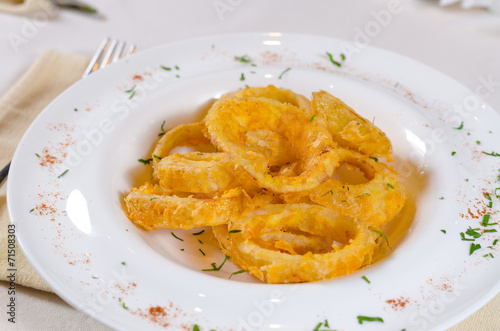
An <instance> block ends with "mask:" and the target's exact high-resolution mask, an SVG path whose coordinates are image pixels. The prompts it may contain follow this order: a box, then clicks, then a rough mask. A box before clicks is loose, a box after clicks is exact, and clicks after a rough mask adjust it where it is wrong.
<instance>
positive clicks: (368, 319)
mask: <svg viewBox="0 0 500 331" xmlns="http://www.w3.org/2000/svg"><path fill="white" fill-rule="evenodd" d="M363 322H382V323H384V320H383V319H382V318H380V317H368V316H358V323H359V324H363Z"/></svg>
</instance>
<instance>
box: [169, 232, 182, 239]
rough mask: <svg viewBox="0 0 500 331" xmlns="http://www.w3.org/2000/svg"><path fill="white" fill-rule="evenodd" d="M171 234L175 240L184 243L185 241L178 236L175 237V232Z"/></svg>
mask: <svg viewBox="0 0 500 331" xmlns="http://www.w3.org/2000/svg"><path fill="white" fill-rule="evenodd" d="M170 233H171V234H172V236H174V238H175V239H177V240H180V241H184V239H181V238H179V237H177V236H176V235H175V233H173V232H170Z"/></svg>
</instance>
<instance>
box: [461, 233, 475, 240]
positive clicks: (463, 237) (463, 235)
mask: <svg viewBox="0 0 500 331" xmlns="http://www.w3.org/2000/svg"><path fill="white" fill-rule="evenodd" d="M460 237H462V241H476V239H473V238H465V234H464V233H463V232H460Z"/></svg>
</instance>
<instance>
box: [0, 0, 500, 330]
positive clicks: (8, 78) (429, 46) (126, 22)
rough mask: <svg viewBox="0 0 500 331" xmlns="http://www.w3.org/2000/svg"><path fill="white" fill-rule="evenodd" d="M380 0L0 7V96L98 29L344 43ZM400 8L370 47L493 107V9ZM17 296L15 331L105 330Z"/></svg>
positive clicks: (37, 295)
mask: <svg viewBox="0 0 500 331" xmlns="http://www.w3.org/2000/svg"><path fill="white" fill-rule="evenodd" d="M389 2H390V1H383V0H376V1H363V0H355V1H342V0H335V1H329V0H321V1H320V0H314V1H283V0H276V1H264V0H211V1H206V0H205V1H203V0H196V1H195V0H193V1H174V0H161V1H159V0H146V1H131V0H108V1H97V0H88V3H90V4H91V5H93V6H95V7H97V8H98V9H99V12H100V16H96V17H92V16H89V15H85V14H81V13H78V12H74V11H70V10H64V11H50V12H42V13H40V14H38V15H37V16H14V15H7V14H2V13H0V32H1V33H0V35H1V36H2V37H1V38H0V95H4V94H5V92H6V91H7V90H8V89H9V87H10V86H12V85H13V84H14V83H15V82H16V81H17V80H18V79H19V77H20V76H21V75H22V74H23V72H24V71H26V69H27V68H28V67H29V66H30V65H31V64H32V63H33V62H34V60H35V59H36V58H37V57H38V56H39V55H40V54H41V53H42V52H43V51H44V50H45V49H47V48H55V49H60V50H64V51H68V52H73V53H80V54H83V55H87V56H89V57H90V56H92V54H93V53H94V51H95V49H96V48H97V46H98V45H99V43H100V42H101V40H102V39H103V38H104V37H106V36H111V37H116V38H120V39H122V40H126V41H128V42H131V43H136V44H137V46H138V49H139V50H142V49H146V48H149V47H153V46H156V45H159V44H163V43H167V42H170V41H175V40H181V39H186V38H191V37H197V36H206V35H213V34H222V33H230V32H255V31H266V32H296V33H308V34H316V35H324V36H330V37H335V38H341V39H345V40H351V41H352V40H353V39H354V38H356V35H357V34H358V33H359V32H358V31H359V29H364V28H365V25H366V24H367V22H369V21H373V20H374V19H375V16H376V15H375V14H374V13H377V12H379V11H380V10H383V9H386V8H387V6H388V3H389ZM401 6H402V8H403V9H402V11H401V13H400V14H397V15H393V16H391V19H390V22H387V24H384V25H386V26H383V28H382V30H381V32H380V34H379V35H378V36H377V37H375V38H372V39H371V42H370V45H371V46H376V47H380V48H384V49H387V50H390V51H393V52H396V53H399V54H402V55H405V56H407V57H410V58H413V59H415V60H417V61H420V62H423V63H425V64H427V65H429V66H430V67H433V68H435V69H437V70H439V71H441V72H443V73H445V74H447V75H449V76H450V77H452V78H454V79H455V80H457V81H458V82H460V83H462V84H463V85H465V86H466V87H468V88H469V89H471V90H474V89H475V88H476V86H478V85H479V84H480V80H481V79H490V80H492V81H493V82H498V83H497V84H496V86H494V91H493V93H492V94H491V95H490V96H489V97H488V99H487V100H486V101H487V102H488V103H489V104H491V106H493V108H495V109H497V110H499V111H500V91H499V90H498V87H499V86H500V40H499V39H500V38H499V37H500V34H499V31H500V15H499V14H495V13H492V12H488V11H487V10H483V9H472V10H463V9H461V8H460V7H459V6H451V7H445V8H443V7H439V6H438V2H437V1H428V0H427V1H424V0H422V1H401ZM374 15H375V16H374ZM2 231H3V230H2ZM6 293H7V287H6V284H4V283H0V302H1V303H2V304H3V303H5V302H6V301H5V300H6V299H5V300H4V298H6ZM17 300H18V303H19V305H18V312H17V317H18V323H17V324H16V327H17V328H18V329H19V330H35V329H36V330H84V329H93V330H97V329H106V328H105V327H104V326H101V325H100V324H99V323H97V322H95V321H93V320H91V319H90V318H88V317H86V316H85V315H83V314H81V313H79V312H77V311H75V310H74V309H72V308H71V307H69V306H68V305H67V304H65V303H64V302H63V301H62V300H61V299H59V298H58V297H57V296H56V295H53V294H48V293H45V292H41V291H36V290H32V289H27V288H22V287H18V292H17ZM2 311H3V310H2ZM2 315H4V314H2ZM11 328H12V325H10V324H8V323H7V322H6V318H5V316H4V317H2V318H0V330H5V329H7V330H9V329H11Z"/></svg>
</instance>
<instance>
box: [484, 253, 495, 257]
mask: <svg viewBox="0 0 500 331" xmlns="http://www.w3.org/2000/svg"><path fill="white" fill-rule="evenodd" d="M483 257H491V258H495V257H494V256H493V254H491V253H489V254H484V255H483Z"/></svg>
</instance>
